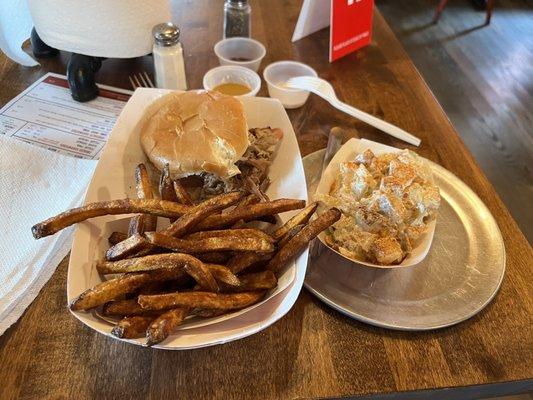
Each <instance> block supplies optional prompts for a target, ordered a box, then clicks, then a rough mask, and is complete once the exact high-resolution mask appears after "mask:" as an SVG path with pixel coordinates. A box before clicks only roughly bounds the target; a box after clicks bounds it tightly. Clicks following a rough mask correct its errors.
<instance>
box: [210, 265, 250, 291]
mask: <svg viewBox="0 0 533 400" xmlns="http://www.w3.org/2000/svg"><path fill="white" fill-rule="evenodd" d="M206 266H207V268H208V269H209V272H210V273H211V275H213V277H214V278H215V279H216V280H217V281H218V282H221V283H225V284H228V285H231V286H239V285H240V284H241V281H240V279H239V278H238V277H237V276H236V275H235V274H234V273H233V272H231V270H230V269H229V268H228V267H226V266H224V265H217V264H207V265H206Z"/></svg>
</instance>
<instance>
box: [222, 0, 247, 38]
mask: <svg viewBox="0 0 533 400" xmlns="http://www.w3.org/2000/svg"><path fill="white" fill-rule="evenodd" d="M251 13H252V7H251V6H250V4H248V0H226V1H225V2H224V39H225V38H230V37H236V36H240V37H250V34H251V30H252V27H251V23H252V20H251V19H250V14H251Z"/></svg>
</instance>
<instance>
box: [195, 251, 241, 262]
mask: <svg viewBox="0 0 533 400" xmlns="http://www.w3.org/2000/svg"><path fill="white" fill-rule="evenodd" d="M231 255H232V252H230V251H209V252H207V253H197V254H195V255H194V256H195V257H196V258H197V259H199V260H200V261H201V262H203V263H209V264H226V263H227V262H228V260H229V259H230V257H231Z"/></svg>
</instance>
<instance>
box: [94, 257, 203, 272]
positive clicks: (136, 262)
mask: <svg viewBox="0 0 533 400" xmlns="http://www.w3.org/2000/svg"><path fill="white" fill-rule="evenodd" d="M187 263H201V261H200V260H198V259H197V258H195V257H193V256H191V255H189V254H181V253H167V254H154V255H150V256H145V257H137V258H127V259H125V260H119V261H98V262H97V263H96V270H97V271H98V272H99V273H101V274H119V273H125V272H144V271H153V270H160V269H179V270H181V269H182V268H183V266H184V265H185V264H187ZM166 273H168V272H166Z"/></svg>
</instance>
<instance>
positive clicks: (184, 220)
mask: <svg viewBox="0 0 533 400" xmlns="http://www.w3.org/2000/svg"><path fill="white" fill-rule="evenodd" d="M242 196H243V194H242V193H241V192H230V193H225V194H221V195H218V196H215V197H212V198H210V199H208V200H205V201H203V202H201V203H200V204H198V205H196V206H194V207H192V208H191V209H190V211H189V212H187V213H186V214H184V215H183V216H182V217H181V218H178V219H177V220H176V221H174V223H172V224H171V225H170V226H169V227H168V228H166V229H165V230H164V231H163V233H165V234H167V235H170V236H175V237H180V236H183V235H185V234H186V233H188V232H189V231H190V230H191V229H192V228H194V227H195V226H196V225H197V224H198V223H200V222H201V221H202V220H204V219H206V218H209V217H208V216H209V215H211V214H212V213H214V212H216V211H220V210H223V209H224V208H226V207H229V206H231V205H233V204H235V203H236V202H238V201H239V199H240V198H241V197H242Z"/></svg>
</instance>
